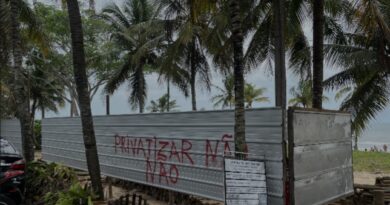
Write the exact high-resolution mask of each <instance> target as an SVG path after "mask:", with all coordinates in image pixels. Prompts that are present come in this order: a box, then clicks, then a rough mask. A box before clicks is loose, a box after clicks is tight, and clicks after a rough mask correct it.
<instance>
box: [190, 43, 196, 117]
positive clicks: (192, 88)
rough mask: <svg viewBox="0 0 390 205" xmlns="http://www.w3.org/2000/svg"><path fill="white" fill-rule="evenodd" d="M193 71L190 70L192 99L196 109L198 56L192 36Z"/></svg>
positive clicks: (191, 57)
mask: <svg viewBox="0 0 390 205" xmlns="http://www.w3.org/2000/svg"><path fill="white" fill-rule="evenodd" d="M190 61H191V63H190V64H191V71H190V75H191V76H190V85H191V101H192V110H193V111H196V86H195V84H196V58H195V38H192V42H191V53H190Z"/></svg>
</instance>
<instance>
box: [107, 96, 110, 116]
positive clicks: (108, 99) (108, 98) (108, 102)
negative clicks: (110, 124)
mask: <svg viewBox="0 0 390 205" xmlns="http://www.w3.org/2000/svg"><path fill="white" fill-rule="evenodd" d="M106 115H110V95H108V94H107V95H106Z"/></svg>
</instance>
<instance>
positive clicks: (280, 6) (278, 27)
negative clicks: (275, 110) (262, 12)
mask: <svg viewBox="0 0 390 205" xmlns="http://www.w3.org/2000/svg"><path fill="white" fill-rule="evenodd" d="M284 9H285V8H284V0H274V2H273V10H274V16H275V21H274V28H275V32H274V34H275V36H274V45H275V105H276V106H277V107H281V108H283V109H284V108H286V104H287V100H286V67H285V48H284V27H285V26H284V15H283V14H284Z"/></svg>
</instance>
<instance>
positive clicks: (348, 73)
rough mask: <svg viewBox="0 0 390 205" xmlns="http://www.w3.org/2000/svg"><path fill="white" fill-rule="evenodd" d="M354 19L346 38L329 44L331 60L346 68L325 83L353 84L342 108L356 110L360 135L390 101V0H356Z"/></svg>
mask: <svg viewBox="0 0 390 205" xmlns="http://www.w3.org/2000/svg"><path fill="white" fill-rule="evenodd" d="M352 19H353V22H355V23H356V25H355V27H354V30H353V31H352V32H345V36H346V38H347V41H346V42H343V43H338V44H337V43H334V44H326V45H325V51H326V57H327V58H328V59H331V61H330V63H331V64H334V65H337V66H340V67H341V68H342V70H341V71H340V72H339V73H337V74H335V75H334V76H332V77H330V78H329V79H327V80H325V82H324V85H325V87H326V88H328V89H336V90H339V89H343V88H346V87H351V88H352V90H351V91H352V92H351V93H350V94H349V95H347V97H346V98H345V99H344V100H343V102H342V103H341V107H340V109H341V110H346V111H350V112H351V113H352V117H353V123H352V129H353V131H354V132H355V134H356V135H359V134H360V133H361V132H362V131H363V130H364V129H365V128H366V124H367V123H368V122H369V121H370V120H371V119H374V118H375V116H376V115H377V113H379V112H381V111H382V110H384V109H385V108H386V107H387V105H389V102H390V95H389V89H390V87H389V85H390V82H389V77H388V76H389V74H390V57H389V56H390V50H389V49H388V48H389V47H390V29H389V27H390V26H389V25H390V2H388V1H382V0H359V1H356V2H355V4H354V7H353V15H352Z"/></svg>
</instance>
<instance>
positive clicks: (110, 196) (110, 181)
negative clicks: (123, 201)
mask: <svg viewBox="0 0 390 205" xmlns="http://www.w3.org/2000/svg"><path fill="white" fill-rule="evenodd" d="M107 183H108V198H109V199H111V198H112V195H113V194H112V180H111V177H107Z"/></svg>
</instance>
